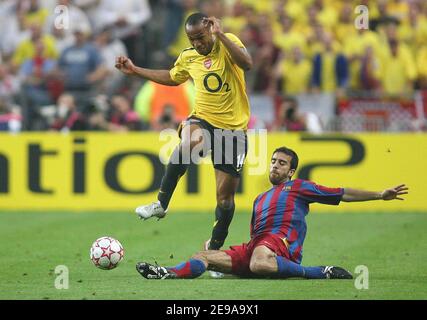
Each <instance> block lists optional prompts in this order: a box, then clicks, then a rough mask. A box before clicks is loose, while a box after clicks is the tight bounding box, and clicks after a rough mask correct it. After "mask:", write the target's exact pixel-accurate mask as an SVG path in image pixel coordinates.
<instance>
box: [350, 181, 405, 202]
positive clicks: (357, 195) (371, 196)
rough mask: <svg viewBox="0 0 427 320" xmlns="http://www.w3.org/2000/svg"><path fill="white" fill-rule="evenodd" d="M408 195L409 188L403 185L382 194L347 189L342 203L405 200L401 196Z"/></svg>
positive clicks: (386, 190)
mask: <svg viewBox="0 0 427 320" xmlns="http://www.w3.org/2000/svg"><path fill="white" fill-rule="evenodd" d="M404 194H408V187H406V185H404V184H401V185H398V186H396V187H394V188H390V189H385V190H384V191H382V192H373V191H364V190H356V189H350V188H345V189H344V195H343V197H342V201H344V202H354V201H370V200H394V199H397V200H404V199H403V198H402V197H401V196H402V195H404Z"/></svg>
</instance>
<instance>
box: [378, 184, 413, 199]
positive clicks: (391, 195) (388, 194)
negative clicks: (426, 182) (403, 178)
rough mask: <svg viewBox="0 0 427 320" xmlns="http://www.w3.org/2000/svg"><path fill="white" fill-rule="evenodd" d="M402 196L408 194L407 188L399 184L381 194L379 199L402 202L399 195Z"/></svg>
mask: <svg viewBox="0 0 427 320" xmlns="http://www.w3.org/2000/svg"><path fill="white" fill-rule="evenodd" d="M404 194H408V187H406V185H404V184H401V185H398V186H397V187H394V188H391V189H386V190H384V191H383V192H382V194H381V198H382V199H383V200H393V199H398V200H403V198H402V197H401V195H404Z"/></svg>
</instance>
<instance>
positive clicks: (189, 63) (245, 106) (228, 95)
mask: <svg viewBox="0 0 427 320" xmlns="http://www.w3.org/2000/svg"><path fill="white" fill-rule="evenodd" d="M226 36H227V37H228V38H229V39H230V40H231V41H233V42H234V43H235V44H237V45H238V46H239V47H241V48H244V45H243V43H242V42H241V41H240V40H239V38H237V37H236V36H235V35H234V34H232V33H226ZM170 75H171V78H172V80H174V81H175V82H178V83H183V82H185V81H186V80H188V79H189V78H192V79H193V81H194V85H195V88H196V97H195V106H194V110H193V112H192V113H191V115H194V116H196V117H198V118H201V119H203V120H205V121H207V122H209V123H210V124H211V125H213V126H214V127H217V128H222V129H230V130H237V129H243V130H246V128H247V125H248V121H249V116H250V110H249V100H248V97H247V95H246V85H245V76H244V71H243V69H241V68H240V67H239V66H238V65H237V64H235V63H234V62H233V60H232V58H231V55H230V53H229V52H228V50H227V48H226V47H225V46H224V44H223V43H222V42H221V41H220V40H219V39H217V40H216V41H215V44H214V46H213V48H212V51H211V52H210V53H209V54H208V55H207V56H204V55H201V54H199V53H197V51H196V50H195V49H194V48H188V49H185V50H183V51H182V52H181V54H180V55H179V57H178V59H177V60H176V62H175V65H174V67H173V68H172V69H171V70H170Z"/></svg>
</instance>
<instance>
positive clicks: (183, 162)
mask: <svg viewBox="0 0 427 320" xmlns="http://www.w3.org/2000/svg"><path fill="white" fill-rule="evenodd" d="M181 137H182V141H181V143H180V144H179V146H177V147H176V148H175V150H174V152H173V153H172V156H171V158H170V159H169V163H168V165H167V167H166V172H165V175H164V176H163V178H162V182H161V185H160V190H159V194H158V196H157V199H158V201H156V202H153V203H151V204H149V205H144V206H140V207H138V208H136V210H135V211H136V213H137V215H138V216H139V217H140V218H141V219H144V220H146V219H148V218H151V217H157V218H159V219H160V218H164V217H165V215H166V212H167V209H168V206H169V202H170V200H171V198H172V195H173V193H174V191H175V188H176V185H177V184H178V181H179V179H180V178H181V177H182V176H183V175H184V174H185V172H186V171H187V169H188V166H189V164H190V162H191V160H192V159H191V151H192V150H193V148H194V147H195V146H197V145H199V144H200V143H203V135H202V132H201V131H200V127H199V126H198V125H196V124H190V125H186V126H184V128H183V129H182V132H181Z"/></svg>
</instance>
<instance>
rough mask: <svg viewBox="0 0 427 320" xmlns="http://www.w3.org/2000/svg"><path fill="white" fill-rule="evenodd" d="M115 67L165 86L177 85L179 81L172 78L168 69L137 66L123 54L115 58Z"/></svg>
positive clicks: (125, 72)
mask: <svg viewBox="0 0 427 320" xmlns="http://www.w3.org/2000/svg"><path fill="white" fill-rule="evenodd" d="M115 66H116V68H117V69H119V70H120V71H121V72H123V73H124V74H127V75H134V76H140V77H142V78H144V79H148V80H151V81H154V82H157V83H160V84H164V85H166V86H177V85H179V83H177V82H175V81H173V80H172V78H171V76H170V73H169V70H153V69H145V68H140V67H137V66H135V65H134V64H133V62H132V60H131V59H129V58H128V57H125V56H120V57H117V58H116V65H115Z"/></svg>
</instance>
